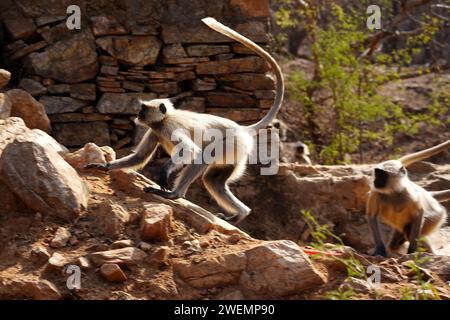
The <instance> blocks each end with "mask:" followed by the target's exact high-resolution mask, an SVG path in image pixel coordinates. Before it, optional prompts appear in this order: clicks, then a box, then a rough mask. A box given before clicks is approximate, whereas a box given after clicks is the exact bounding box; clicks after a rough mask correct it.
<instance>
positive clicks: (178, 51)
mask: <svg viewBox="0 0 450 320" xmlns="http://www.w3.org/2000/svg"><path fill="white" fill-rule="evenodd" d="M162 55H163V58H165V59H177V58H187V56H188V55H187V53H186V50H184V48H183V46H182V45H181V44H180V43H175V44H171V45H168V46H165V47H164V49H163V51H162Z"/></svg>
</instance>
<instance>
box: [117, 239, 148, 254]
mask: <svg viewBox="0 0 450 320" xmlns="http://www.w3.org/2000/svg"><path fill="white" fill-rule="evenodd" d="M133 245H134V241H133V240H131V239H126V240H118V241H114V242H113V243H112V244H111V245H110V248H111V249H120V248H126V247H132V246H133ZM141 249H142V248H141ZM144 251H145V250H144Z"/></svg>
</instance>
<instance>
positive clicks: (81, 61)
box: [29, 34, 98, 83]
mask: <svg viewBox="0 0 450 320" xmlns="http://www.w3.org/2000/svg"><path fill="white" fill-rule="evenodd" d="M29 59H30V65H31V67H32V68H33V70H34V72H35V73H36V74H38V75H40V76H42V77H46V78H52V79H55V80H58V81H61V82H65V83H77V82H83V81H86V80H90V79H92V78H94V77H95V76H96V75H97V71H98V65H97V50H96V47H95V44H94V42H93V41H92V40H91V39H90V38H89V37H87V36H85V35H84V34H79V35H74V36H73V37H71V38H70V39H67V40H62V41H58V42H56V43H54V44H53V45H52V46H49V47H48V48H47V49H46V50H45V51H43V52H40V53H32V54H30V56H29Z"/></svg>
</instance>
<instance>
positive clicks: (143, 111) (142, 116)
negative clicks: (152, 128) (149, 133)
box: [138, 104, 148, 121]
mask: <svg viewBox="0 0 450 320" xmlns="http://www.w3.org/2000/svg"><path fill="white" fill-rule="evenodd" d="M147 112H148V109H147V107H146V106H145V105H144V104H142V105H141V111H139V113H138V119H139V120H141V121H144V120H145V117H146V116H147Z"/></svg>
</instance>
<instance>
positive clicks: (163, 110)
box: [159, 103, 167, 114]
mask: <svg viewBox="0 0 450 320" xmlns="http://www.w3.org/2000/svg"><path fill="white" fill-rule="evenodd" d="M159 111H161V113H162V114H165V113H166V112H167V108H166V106H165V105H164V103H161V104H160V105H159Z"/></svg>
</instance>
